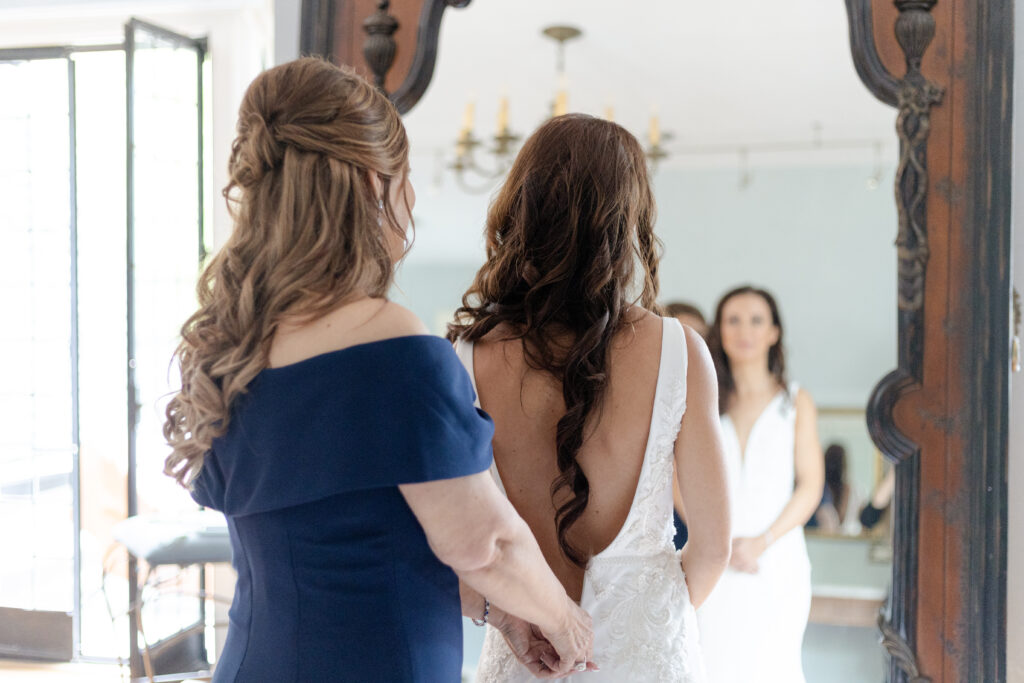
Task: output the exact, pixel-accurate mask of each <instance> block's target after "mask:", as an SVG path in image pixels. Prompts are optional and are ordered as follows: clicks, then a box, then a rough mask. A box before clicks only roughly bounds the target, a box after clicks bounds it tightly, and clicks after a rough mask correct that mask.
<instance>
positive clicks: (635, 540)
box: [456, 319, 706, 683]
mask: <svg viewBox="0 0 1024 683" xmlns="http://www.w3.org/2000/svg"><path fill="white" fill-rule="evenodd" d="M456 350H457V351H458V352H459V355H460V357H462V359H463V363H464V364H466V367H467V369H468V370H469V372H470V376H471V377H472V346H471V345H470V344H463V343H461V342H459V344H458V345H457V347H456ZM685 354H686V346H685V339H684V337H683V330H682V327H681V326H680V325H679V324H678V323H677V322H676V321H675V320H674V319H665V320H664V321H663V333H662V354H661V366H660V369H659V373H658V384H657V388H656V390H655V400H654V411H653V414H652V416H651V427H650V434H649V436H648V443H647V451H646V452H645V454H644V463H643V466H642V467H641V470H640V478H639V480H638V481H637V488H636V494H635V495H634V498H633V504H632V506H631V507H630V511H629V514H628V515H627V516H626V521H625V523H624V524H623V526H622V529H621V530H620V531H619V534H618V535H617V536H616V537H615V540H613V541H612V543H611V544H610V545H609V546H608V547H607V548H606V549H605V550H603V551H601V552H600V553H599V554H597V555H595V556H594V557H592V558H591V560H590V562H589V563H588V565H587V570H586V573H585V574H584V581H583V594H582V598H581V600H580V605H581V606H582V607H583V608H584V609H585V610H587V611H588V612H589V613H590V615H591V616H592V617H593V619H594V636H595V639H594V659H595V661H596V662H597V664H598V666H600V667H601V670H600V671H597V672H587V673H584V674H579V675H574V676H569V677H568V678H567V679H563V680H571V681H576V680H579V681H586V683H604V682H609V683H610V682H612V681H615V682H616V683H621V682H623V681H636V682H638V683H639V682H641V681H642V682H644V683H649V682H652V681H657V682H662V681H664V682H666V683H706V676H705V674H704V666H703V663H702V661H701V657H700V648H699V643H698V639H699V636H698V629H697V616H696V613H695V611H694V608H693V605H692V604H691V602H690V595H689V591H688V590H687V587H686V581H685V577H684V575H683V571H682V567H681V565H680V558H679V554H678V553H677V552H676V551H675V549H674V547H673V543H672V540H673V537H674V534H675V527H674V525H673V522H672V472H673V458H674V452H675V441H676V437H677V436H678V434H679V429H680V423H681V421H682V416H683V413H684V412H685V410H686V363H685V359H686V355H685ZM492 472H493V473H494V474H495V476H497V473H496V471H495V470H493V469H492ZM499 485H500V479H499ZM476 680H477V681H478V683H510V682H513V681H514V682H517V683H518V682H521V681H522V682H525V681H531V680H534V679H533V677H532V676H531V675H530V674H529V672H528V671H527V670H526V669H525V668H524V667H523V666H521V665H520V664H519V662H518V660H516V658H515V655H513V654H512V651H511V650H510V649H509V647H508V645H507V644H506V643H505V639H504V637H503V636H502V635H501V634H500V633H499V632H498V631H497V630H496V629H493V628H490V627H488V628H487V634H486V636H485V640H484V648H483V652H482V654H481V656H480V662H479V667H478V669H477V678H476Z"/></svg>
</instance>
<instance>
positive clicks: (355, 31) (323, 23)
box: [299, 0, 470, 114]
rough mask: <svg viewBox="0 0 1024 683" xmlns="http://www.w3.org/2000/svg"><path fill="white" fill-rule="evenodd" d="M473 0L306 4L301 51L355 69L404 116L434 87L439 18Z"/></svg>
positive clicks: (312, 0)
mask: <svg viewBox="0 0 1024 683" xmlns="http://www.w3.org/2000/svg"><path fill="white" fill-rule="evenodd" d="M469 3H470V0H401V1H400V2H389V1H388V0H303V3H302V25H301V28H300V31H299V34H300V38H299V43H300V45H299V51H300V52H301V53H302V54H304V55H310V54H317V55H322V56H325V57H327V58H329V59H330V60H331V61H333V62H335V63H336V64H348V65H350V66H354V67H355V68H356V70H357V71H359V72H360V73H361V74H362V75H363V76H365V77H366V78H367V80H369V81H370V82H371V83H376V84H377V86H378V87H381V88H383V89H384V91H385V92H387V93H388V94H389V96H390V97H391V100H392V101H393V102H394V103H395V106H396V107H398V111H400V112H401V113H403V114H404V113H405V112H407V111H409V110H410V109H411V108H412V107H413V106H415V105H416V103H417V102H418V101H419V99H420V97H422V96H423V93H424V92H425V91H426V89H427V85H429V84H430V79H431V78H432V77H433V74H434V65H435V64H436V61H437V51H438V44H437V41H438V34H439V32H440V29H441V19H442V17H443V15H444V11H445V9H447V8H448V7H455V8H461V7H466V6H467V5H468V4H469Z"/></svg>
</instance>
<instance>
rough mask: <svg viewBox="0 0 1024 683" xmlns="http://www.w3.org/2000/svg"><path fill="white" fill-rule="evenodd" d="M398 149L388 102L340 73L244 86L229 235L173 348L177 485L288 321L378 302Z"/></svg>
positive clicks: (172, 466) (300, 68) (284, 74)
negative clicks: (177, 383)
mask: <svg viewBox="0 0 1024 683" xmlns="http://www.w3.org/2000/svg"><path fill="white" fill-rule="evenodd" d="M408 147H409V146H408V141H407V139H406V134H405V129H404V127H403V126H402V122H401V119H400V118H399V116H398V112H397V111H396V110H395V108H394V106H393V105H392V104H391V102H390V101H388V99H387V97H385V96H384V95H383V94H381V93H380V92H379V91H378V90H377V89H376V88H374V87H373V86H371V85H370V84H369V83H367V82H366V81H365V80H364V79H363V78H361V77H360V76H358V75H356V74H355V72H353V71H351V70H349V69H346V68H339V67H336V66H333V65H331V64H330V63H328V62H326V61H323V60H320V59H314V58H304V59H298V60H295V61H292V62H288V63H286V64H282V65H280V66H277V67H275V68H273V69H270V70H268V71H265V72H263V73H262V74H260V75H259V76H257V77H256V79H255V80H254V81H253V82H252V84H251V85H250V86H249V88H248V90H247V91H246V93H245V96H244V98H243V100H242V105H241V107H240V108H239V112H238V128H237V137H236V138H235V140H234V143H233V144H232V146H231V157H230V161H229V166H228V167H229V172H230V181H229V182H228V185H227V187H225V188H224V192H223V194H224V197H225V199H226V201H227V204H228V209H229V211H230V212H231V215H232V218H233V219H234V231H233V232H232V234H231V236H230V238H229V239H228V240H227V243H226V244H225V245H224V247H223V248H222V249H221V250H220V251H219V252H218V253H217V255H216V256H215V257H214V258H213V259H212V261H211V262H210V264H209V266H208V267H207V268H206V269H205V271H204V272H203V273H202V275H201V276H200V278H199V285H198V288H197V293H198V300H199V310H197V311H196V312H195V314H193V315H192V317H191V318H189V319H188V321H187V322H186V323H185V325H184V326H183V327H182V329H181V344H180V345H179V346H178V349H177V351H176V353H175V356H176V358H177V361H178V364H179V366H180V370H181V391H180V392H179V393H178V394H176V395H175V396H174V397H173V398H172V399H171V401H170V403H169V404H168V406H167V411H166V414H167V419H166V422H165V423H164V437H165V438H166V439H167V443H168V444H169V445H170V447H171V448H172V449H173V450H172V452H171V454H170V455H169V456H168V458H167V460H166V462H165V466H164V471H165V472H166V473H167V474H168V475H170V476H173V477H174V478H175V479H177V480H178V481H179V482H180V483H182V484H184V485H188V484H189V483H190V482H191V481H192V479H194V478H195V476H196V475H197V474H198V473H199V471H200V469H201V468H202V465H203V459H204V457H205V455H206V453H207V452H208V451H209V450H210V448H211V445H212V443H213V440H214V439H215V438H217V437H218V436H221V435H223V434H224V433H225V432H226V430H227V428H228V422H229V419H230V412H231V406H232V402H233V401H234V400H235V399H236V398H237V397H238V396H239V395H240V394H242V393H244V392H245V390H246V387H247V386H248V385H249V383H250V382H251V381H252V380H253V378H255V377H256V375H257V374H259V372H260V371H261V370H263V369H264V368H266V367H267V357H268V353H269V350H270V343H271V341H272V339H273V336H274V331H275V330H276V329H277V326H278V324H279V323H280V322H281V321H282V320H283V319H284V318H285V317H288V318H289V319H297V320H313V319H315V318H317V317H319V316H321V315H324V314H326V313H328V312H329V311H331V310H333V309H334V308H337V307H338V306H339V305H341V304H343V303H345V302H346V301H349V300H353V299H358V298H361V297H364V296H375V297H380V296H385V295H386V294H387V291H388V289H389V287H390V285H391V281H392V277H393V272H392V271H393V265H392V257H391V252H390V250H389V248H388V235H387V231H388V230H394V231H396V232H397V233H399V234H402V233H403V231H404V226H400V225H399V224H398V221H397V219H396V217H395V213H394V211H393V208H392V206H391V204H390V202H389V201H387V198H388V197H390V196H391V195H390V187H391V184H392V182H400V183H401V182H404V181H405V174H406V172H407V168H408ZM371 174H376V175H377V176H378V177H379V178H380V180H381V184H382V186H383V190H382V194H381V196H380V197H378V195H377V193H376V191H375V190H374V187H373V184H372V181H371ZM380 199H384V206H383V209H381V208H380V207H379V204H378V202H379V201H380ZM402 237H404V234H402Z"/></svg>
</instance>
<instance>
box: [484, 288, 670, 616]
mask: <svg viewBox="0 0 1024 683" xmlns="http://www.w3.org/2000/svg"><path fill="white" fill-rule="evenodd" d="M627 319H628V320H629V321H630V322H628V323H627V324H625V325H624V326H623V328H622V330H620V331H619V333H618V334H617V335H616V338H615V339H614V341H613V343H612V347H611V356H610V360H609V370H608V372H609V383H608V387H607V389H606V391H605V395H604V401H603V405H602V409H601V412H600V417H599V418H598V419H592V420H591V421H590V423H589V424H588V425H587V431H586V438H585V440H584V443H583V446H582V448H581V449H580V452H579V455H578V457H577V461H578V462H579V464H580V467H581V468H582V470H583V472H584V474H585V475H586V476H587V480H588V481H589V483H590V499H589V503H588V505H587V507H586V509H585V511H584V512H583V515H582V516H581V517H580V518H579V520H578V521H577V522H576V524H574V525H573V527H572V528H571V530H570V533H569V540H570V541H571V542H572V543H573V544H574V545H576V547H578V548H581V549H583V550H585V551H586V552H587V554H588V555H590V556H592V555H596V554H597V553H599V552H601V551H602V550H603V549H604V548H606V547H607V546H608V545H609V544H610V543H611V542H612V541H613V540H614V539H615V537H616V536H617V535H618V533H619V531H620V530H621V528H622V526H623V524H624V523H625V521H626V517H627V515H628V514H629V510H630V506H631V504H632V502H633V497H634V494H635V493H636V487H637V481H638V480H639V478H640V470H641V467H642V466H643V459H644V452H645V450H646V448H647V438H648V433H649V428H650V424H651V413H652V411H653V409H654V396H655V389H656V387H657V382H658V369H659V365H660V357H661V344H662V324H663V323H662V319H661V318H660V317H658V316H656V315H654V314H653V313H650V312H648V311H645V310H643V309H640V308H638V307H634V308H633V309H631V311H630V314H629V316H628V318H627ZM503 336H504V334H503V330H501V329H500V328H499V329H497V330H495V331H493V332H492V333H491V334H489V335H487V336H486V337H484V338H483V339H482V340H480V341H478V342H477V343H476V344H474V355H473V370H474V375H475V379H476V383H477V391H478V392H479V398H480V404H481V407H482V408H483V409H484V410H485V411H486V412H487V413H489V414H490V415H491V417H492V418H494V423H495V433H494V461H495V464H496V465H497V468H498V473H499V475H500V476H501V481H502V483H503V484H504V486H505V490H506V493H507V495H508V498H509V500H510V501H511V503H512V505H513V506H514V507H515V508H516V510H517V511H518V512H519V514H520V515H521V516H522V518H523V519H524V520H525V521H526V523H527V524H528V525H529V526H530V529H531V530H532V531H533V534H534V536H536V538H537V541H538V543H539V544H540V547H541V550H542V551H543V553H544V556H545V558H546V559H547V561H548V564H550V565H551V568H552V569H553V570H554V572H555V574H556V575H557V576H558V578H559V580H561V582H562V585H564V586H565V588H566V591H567V592H568V593H569V595H570V596H572V597H573V598H574V599H577V600H579V598H580V594H581V591H582V589H583V569H581V568H580V567H577V566H576V565H574V564H573V563H572V562H570V561H569V560H568V559H567V558H566V557H565V556H564V555H563V554H562V552H561V549H560V548H559V545H558V538H557V534H556V531H555V523H554V520H555V506H554V504H553V503H552V500H551V484H552V482H553V481H554V480H555V478H556V477H557V476H558V474H559V472H558V466H557V463H556V453H555V434H556V429H557V425H558V421H559V419H561V418H562V416H563V415H564V414H565V403H564V401H563V400H562V387H561V384H560V383H559V382H557V381H556V380H554V379H553V378H552V377H551V376H550V375H548V374H546V373H541V372H538V371H534V370H531V369H530V368H529V367H528V366H527V364H526V361H525V359H524V357H523V350H522V345H521V343H520V342H519V341H500V340H501V339H502V338H503Z"/></svg>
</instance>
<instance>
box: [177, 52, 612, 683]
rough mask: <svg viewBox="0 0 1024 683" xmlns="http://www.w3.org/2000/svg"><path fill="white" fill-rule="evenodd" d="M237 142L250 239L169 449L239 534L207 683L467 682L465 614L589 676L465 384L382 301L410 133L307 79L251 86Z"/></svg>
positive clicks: (201, 321) (199, 317)
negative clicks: (500, 480)
mask: <svg viewBox="0 0 1024 683" xmlns="http://www.w3.org/2000/svg"><path fill="white" fill-rule="evenodd" d="M237 132H238V135H237V138H236V139H235V141H234V144H233V146H232V154H231V159H230V173H231V181H230V183H229V184H228V187H227V188H226V189H225V191H224V195H225V197H226V198H227V200H228V204H229V208H230V209H231V211H232V215H233V217H234V219H235V229H234V231H233V233H232V235H231V237H230V238H229V239H228V241H227V243H226V245H225V246H224V247H223V248H222V249H221V250H220V252H219V253H218V254H217V256H216V257H215V258H214V259H213V261H212V262H211V263H210V265H209V267H208V268H207V269H206V271H205V272H204V273H203V275H202V277H201V278H200V282H199V287H198V296H199V310H198V311H197V312H196V313H195V314H194V315H193V316H192V317H191V318H190V319H189V320H188V321H187V322H186V323H185V325H184V327H183V329H182V342H181V345H180V347H179V348H178V352H177V358H178V361H179V364H180V370H181V378H182V389H181V391H180V393H178V394H176V395H175V396H174V397H173V398H172V400H171V401H170V404H169V405H168V408H167V421H166V424H165V426H164V434H165V436H166V437H167V440H168V443H169V444H170V446H171V447H172V448H173V452H172V453H171V455H170V456H169V457H168V459H167V463H166V471H167V472H168V473H169V474H171V475H173V476H175V477H176V478H177V479H178V481H180V482H181V483H182V484H184V485H187V486H189V487H190V488H191V490H192V495H193V497H194V498H195V500H196V501H197V502H198V503H200V504H201V505H204V506H207V507H211V508H214V509H217V510H221V511H223V512H224V513H225V514H226V515H227V518H228V525H229V529H230V532H231V540H232V545H233V548H234V564H235V568H236V569H237V572H238V581H237V585H236V590H235V598H234V602H233V604H232V607H231V611H230V626H229V629H228V636H227V642H226V644H225V647H224V651H223V652H222V653H221V656H220V660H219V662H218V664H217V668H216V672H215V675H214V680H215V681H273V682H274V683H281V682H283V681H301V682H306V681H317V682H319V681H429V682H430V683H434V682H438V681H440V682H447V681H458V680H459V679H460V669H461V664H462V631H461V618H460V614H461V613H462V612H465V613H466V614H467V615H468V616H472V617H474V618H476V619H478V620H487V621H488V622H489V623H491V624H492V625H495V626H497V627H498V628H499V629H501V630H502V631H503V632H504V633H505V635H506V637H507V638H508V640H509V642H510V643H513V644H514V645H515V647H514V649H515V650H516V654H517V656H518V657H519V658H520V660H521V661H523V662H524V663H526V664H527V665H528V666H529V667H530V668H531V671H534V672H535V673H536V674H537V675H538V676H546V677H547V676H558V675H564V674H565V673H567V672H569V671H570V670H574V669H577V668H584V669H585V668H586V667H587V662H588V661H589V660H590V651H591V650H590V648H591V641H592V633H591V630H590V620H589V617H588V615H587V614H586V613H585V612H583V611H582V610H581V609H580V608H579V606H578V605H576V604H575V603H574V602H573V601H572V600H571V599H570V598H569V597H568V596H567V595H566V593H565V590H564V589H563V588H562V587H561V584H559V582H558V580H557V579H556V578H555V577H554V575H553V574H552V573H551V571H550V570H549V569H548V568H547V565H546V564H545V562H544V558H543V556H542V555H541V553H540V550H539V548H538V546H537V543H536V541H535V540H534V538H533V536H532V535H531V534H530V532H529V529H528V528H527V527H526V525H525V524H524V523H523V521H522V520H521V519H520V518H519V517H518V516H517V515H516V514H515V511H514V510H513V508H512V507H511V506H510V505H509V504H508V502H507V500H506V499H505V498H504V497H503V496H502V495H501V494H500V492H499V491H498V489H497V487H496V486H495V484H494V482H493V480H492V479H491V477H490V476H489V474H488V472H487V470H488V467H489V466H490V464H491V443H490V442H491V436H492V433H493V425H492V423H491V421H490V419H489V418H488V417H487V416H486V415H485V414H484V413H482V412H480V411H478V410H476V409H475V408H474V407H473V401H474V394H473V389H472V385H471V383H470V381H469V378H468V376H467V375H466V372H465V371H464V370H463V368H462V366H461V365H460V363H459V361H458V359H457V357H456V356H455V354H454V352H453V350H452V348H451V347H450V346H449V345H448V343H447V342H446V341H444V340H443V339H440V338H437V337H432V336H429V335H428V334H427V333H426V329H425V328H424V326H423V324H422V323H421V322H420V321H419V320H417V319H416V318H415V316H413V315H412V314H411V313H409V312H408V311H406V310H404V309H402V308H401V307H399V306H397V305H395V304H393V303H390V302H388V301H387V300H386V298H385V297H386V294H387V291H388V288H389V287H390V285H391V282H392V276H393V268H394V264H395V263H396V262H397V261H398V260H399V259H400V258H401V257H402V256H403V255H404V254H405V252H406V250H407V242H406V231H407V228H408V225H409V222H410V214H411V211H412V206H413V203H414V202H415V195H414V193H413V190H412V187H411V186H410V185H409V180H408V142H407V140H406V135H405V130H404V128H403V126H402V123H401V120H400V119H399V116H398V113H397V112H396V110H395V109H394V107H393V106H392V105H391V103H390V102H389V101H388V99H387V98H386V97H385V96H384V95H382V94H381V93H380V92H378V91H377V90H376V89H374V88H373V87H372V86H370V85H369V84H368V83H366V81H364V80H363V79H362V78H360V77H359V76H357V75H355V74H354V73H352V72H351V71H349V70H346V69H342V68H338V67H335V66H332V65H330V64H328V63H327V62H324V61H321V60H317V59H300V60H297V61H294V62H290V63H287V64H284V65H281V66H279V67H276V68H274V69H271V70H269V71H267V72H265V73H263V74H261V75H260V76H259V77H257V78H256V80H255V81H253V83H252V84H251V85H250V87H249V89H248V91H247V92H246V95H245V97H244V99H243V102H242V105H241V109H240V111H239V121H238V131H237ZM453 570H454V571H453ZM459 578H461V579H462V581H463V582H464V584H465V585H466V586H467V587H468V588H471V589H472V591H469V590H467V591H466V592H467V596H468V595H469V593H470V592H472V594H473V598H472V599H469V598H468V597H467V600H466V602H465V605H464V606H463V608H462V609H461V610H460V597H459ZM477 594H479V595H481V596H486V598H487V602H485V601H483V600H481V599H480V598H479V597H478V595H477Z"/></svg>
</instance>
